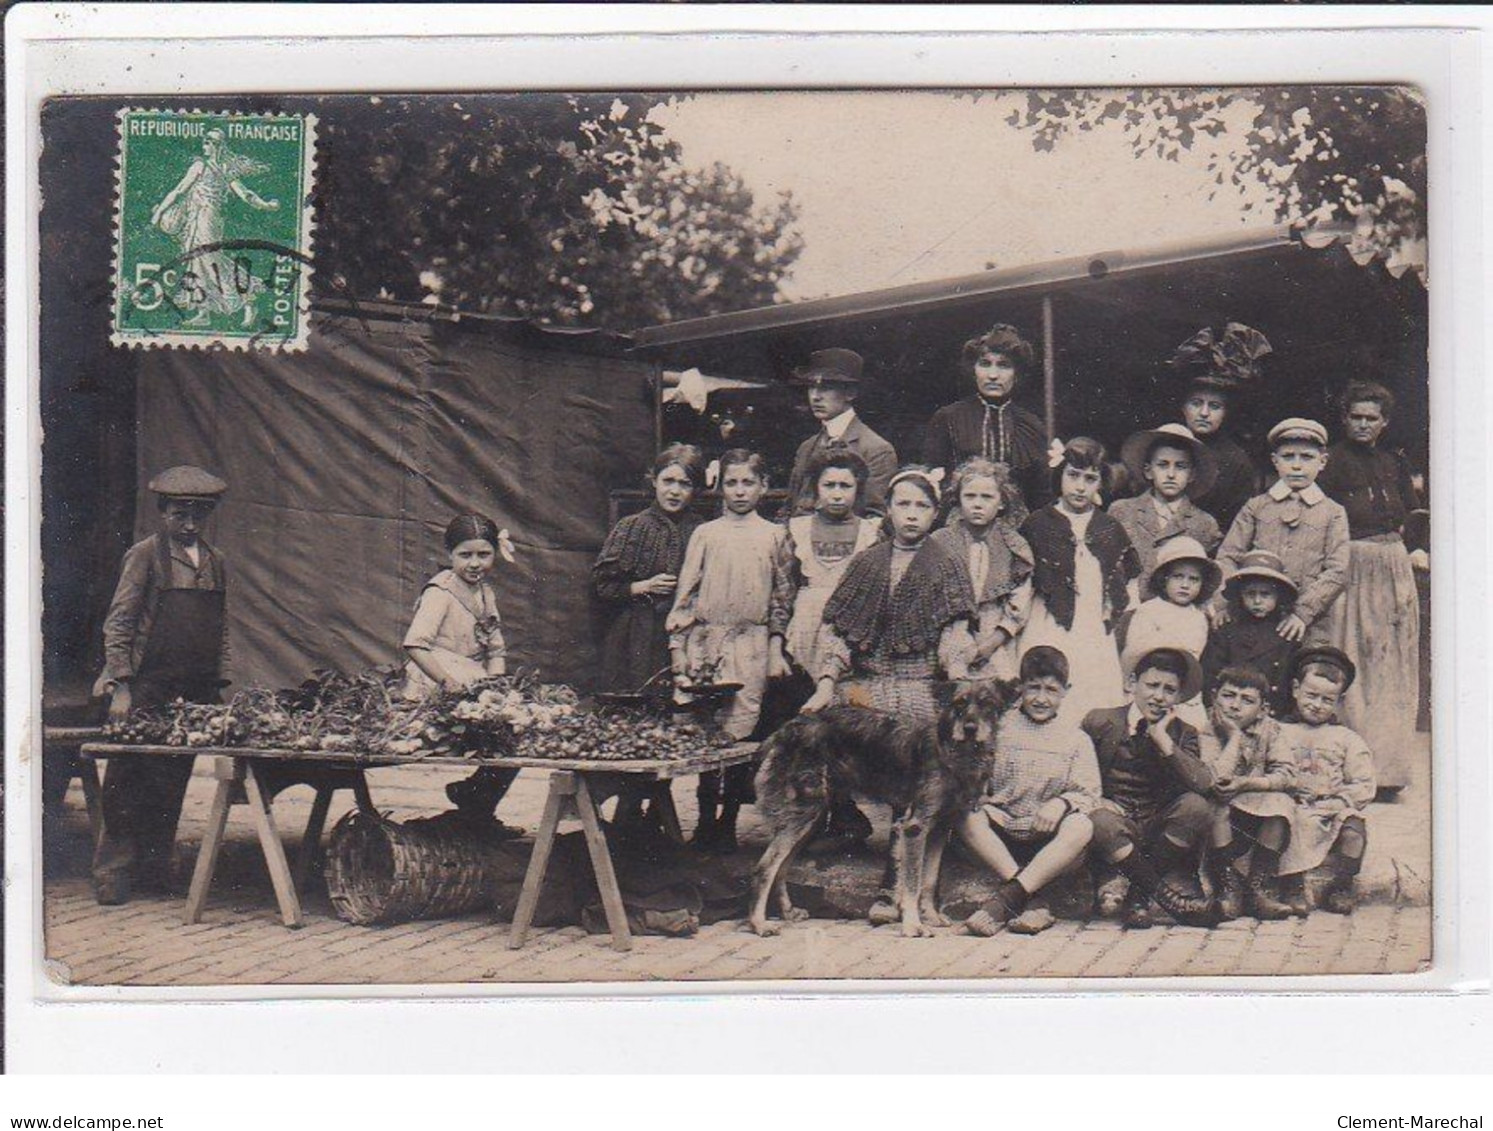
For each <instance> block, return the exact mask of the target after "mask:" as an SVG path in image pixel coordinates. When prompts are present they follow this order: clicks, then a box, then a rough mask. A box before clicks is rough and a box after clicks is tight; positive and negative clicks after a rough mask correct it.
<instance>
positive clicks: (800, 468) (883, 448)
mask: <svg viewBox="0 0 1493 1131" xmlns="http://www.w3.org/2000/svg"><path fill="white" fill-rule="evenodd" d="M835 447H845V448H848V449H849V450H850V451H852V452H854V453H855V454H856V455H858V456H860V457H861V459H863V460H865V461H866V466H867V467H868V468H870V469H871V477H870V478H869V479H868V480H866V493H865V498H863V499H862V500H861V510H862V511H863V512H867V513H870V514H884V513H885V512H886V493H887V487H888V485H889V484H890V483H891V481H892V476H893V475H895V474H897V449H896V448H894V447H892V445H891V444H890V443H889V442H888V441H887V440H885V439H883V438H882V437H881V436H879V435H877V434H876V433H875V432H873V431H872V430H871V429H870V428H868V427H867V426H866V422H865V421H864V420H862V419H861V418H860V417H859V416H857V417H856V418H855V419H854V420H852V421H851V422H850V425H849V427H847V428H846V429H845V431H844V432H843V433H842V434H841V436H840V438H839V440H830V439H829V437H828V436H826V435H825V433H824V429H823V428H821V429H820V430H819V431H818V432H816V433H815V434H814V435H812V436H810V437H809V438H808V439H807V440H805V441H804V442H803V443H802V444H800V445H799V446H798V451H797V453H796V454H795V455H794V457H793V471H792V473H791V474H790V475H789V477H788V502H787V503H786V504H785V512H784V514H783V516H782V517H783V518H790V517H792V516H793V515H796V514H808V513H809V512H810V511H812V510H813V509H814V487H813V485H811V484H810V483H808V482H807V480H808V474H809V461H810V460H812V459H813V458H814V457H815V456H816V455H818V454H819V452H821V451H824V450H826V449H832V448H835Z"/></svg>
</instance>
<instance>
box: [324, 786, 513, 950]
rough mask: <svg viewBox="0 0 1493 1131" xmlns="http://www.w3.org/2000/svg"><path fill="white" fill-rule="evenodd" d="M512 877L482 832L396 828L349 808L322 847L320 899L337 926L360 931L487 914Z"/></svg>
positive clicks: (426, 825)
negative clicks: (327, 901) (323, 891)
mask: <svg viewBox="0 0 1493 1131" xmlns="http://www.w3.org/2000/svg"><path fill="white" fill-rule="evenodd" d="M512 870H513V865H512V863H511V862H510V861H508V860H507V859H506V858H505V857H504V855H503V852H502V849H501V845H500V843H499V842H497V841H495V840H494V839H493V838H492V837H491V836H490V835H487V834H486V830H484V829H483V828H482V826H480V825H476V826H474V825H472V824H471V823H469V822H463V821H453V820H447V819H444V818H422V819H418V820H413V821H409V822H407V823H405V824H400V823H398V822H396V821H391V820H389V819H388V818H387V817H384V816H381V815H379V814H377V813H365V812H363V811H361V810H357V809H355V810H353V811H352V812H351V813H348V814H347V816H345V817H343V818H342V820H340V821H338V822H337V826H336V827H335V828H334V829H333V830H332V835H331V837H330V838H329V840H328V843H327V863H326V876H327V894H328V895H329V896H330V897H331V900H332V906H333V907H334V908H335V909H336V912H337V917H338V918H339V919H344V920H346V921H347V922H349V923H357V924H358V925H360V926H370V925H373V924H381V923H401V922H407V921H409V920H412V919H441V918H447V917H450V916H455V915H464V914H467V913H468V912H472V911H479V910H482V909H484V908H488V909H490V908H491V906H492V899H493V892H494V890H495V889H496V888H497V886H498V884H499V883H500V882H501V881H502V879H503V878H504V876H505V875H506V874H507V873H509V872H511V871H512Z"/></svg>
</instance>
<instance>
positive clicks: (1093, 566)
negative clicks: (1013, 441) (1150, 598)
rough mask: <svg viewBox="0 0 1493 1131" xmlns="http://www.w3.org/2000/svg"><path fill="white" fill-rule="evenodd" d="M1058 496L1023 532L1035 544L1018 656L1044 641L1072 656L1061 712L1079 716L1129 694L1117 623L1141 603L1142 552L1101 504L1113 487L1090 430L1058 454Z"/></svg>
mask: <svg viewBox="0 0 1493 1131" xmlns="http://www.w3.org/2000/svg"><path fill="white" fill-rule="evenodd" d="M1055 449H1056V444H1054V452H1053V453H1052V455H1053V456H1056V465H1057V466H1056V467H1055V468H1054V478H1055V480H1056V486H1057V490H1058V498H1057V501H1056V502H1054V503H1051V504H1049V505H1048V506H1045V507H1043V508H1042V509H1041V510H1037V511H1033V512H1032V514H1031V515H1030V516H1029V517H1028V518H1027V520H1026V522H1024V523H1022V526H1021V534H1022V537H1024V538H1025V539H1026V540H1027V542H1028V544H1030V546H1031V549H1032V556H1033V558H1034V559H1035V560H1034V563H1033V570H1032V590H1033V596H1032V611H1031V616H1030V617H1029V618H1028V620H1027V623H1026V628H1025V630H1024V631H1023V632H1022V634H1021V654H1022V655H1025V654H1026V653H1027V652H1030V651H1031V650H1032V649H1033V648H1036V647H1038V646H1039V645H1044V644H1045V645H1047V646H1049V647H1052V648H1056V649H1057V650H1058V651H1060V652H1062V653H1063V654H1064V655H1065V656H1067V657H1068V658H1069V664H1070V672H1069V678H1070V680H1071V686H1072V690H1071V691H1069V693H1068V695H1067V697H1066V698H1065V699H1064V700H1063V707H1062V713H1063V718H1064V719H1066V720H1070V721H1072V722H1075V723H1076V722H1079V721H1081V720H1082V719H1083V717H1084V715H1085V714H1086V713H1088V711H1089V710H1091V709H1093V708H1095V707H1113V706H1114V705H1115V704H1117V703H1120V702H1122V701H1123V699H1124V694H1125V689H1124V679H1123V676H1122V674H1121V671H1120V651H1119V646H1118V644H1117V643H1116V641H1115V635H1114V633H1115V627H1116V625H1117V624H1118V623H1119V620H1120V618H1121V617H1122V616H1123V615H1124V614H1125V611H1126V610H1127V609H1129V608H1130V607H1131V606H1132V605H1135V604H1137V603H1138V599H1137V581H1136V579H1137V578H1139V576H1140V572H1141V563H1140V556H1139V555H1138V554H1137V553H1136V552H1135V547H1134V546H1133V545H1132V544H1131V542H1130V536H1129V535H1128V534H1126V533H1125V528H1124V527H1123V526H1121V525H1120V524H1119V522H1118V521H1117V520H1115V519H1113V518H1111V517H1110V516H1109V515H1108V514H1106V513H1105V512H1104V511H1102V510H1100V509H1099V503H1100V498H1101V495H1102V494H1104V493H1107V492H1108V491H1109V487H1110V484H1109V475H1110V464H1109V460H1108V454H1107V453H1106V452H1105V450H1104V445H1103V444H1101V443H1099V441H1098V440H1091V439H1089V438H1088V437H1087V436H1080V437H1078V438H1077V439H1073V440H1069V441H1068V443H1067V444H1065V445H1063V450H1062V452H1061V454H1058V453H1057V452H1056V450H1055Z"/></svg>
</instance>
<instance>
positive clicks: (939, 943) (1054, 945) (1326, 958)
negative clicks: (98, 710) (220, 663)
mask: <svg viewBox="0 0 1493 1131" xmlns="http://www.w3.org/2000/svg"><path fill="white" fill-rule="evenodd" d="M198 773H199V776H198V777H197V778H194V780H193V782H192V785H191V788H190V790H189V793H188V802H187V807H186V810H185V813H184V816H183V820H182V827H181V834H180V837H179V841H180V843H179V846H178V847H179V852H180V858H179V865H180V867H179V871H180V872H181V874H182V876H183V877H184V876H185V875H186V874H187V873H188V872H189V870H190V861H191V859H192V857H193V856H194V854H195V852H196V847H197V844H198V843H199V842H200V839H201V836H202V827H203V821H204V819H205V817H206V812H207V801H208V798H209V797H210V792H211V791H210V782H209V781H208V780H207V779H206V778H205V777H204V776H201V775H202V774H203V768H202V767H199V771H198ZM370 776H371V778H372V781H373V791H374V795H375V797H376V798H377V800H378V803H379V804H380V806H381V807H383V806H386V805H387V806H389V807H391V808H393V809H394V810H395V811H396V814H397V815H398V816H412V815H415V814H416V813H417V812H422V811H423V812H431V811H436V810H439V809H442V808H444V807H445V804H444V799H443V798H442V797H441V794H440V788H441V786H442V785H443V784H444V782H445V781H447V780H449V779H450V777H451V776H452V775H451V774H450V773H449V772H446V773H444V774H442V773H440V772H439V771H431V772H426V771H425V770H424V769H423V768H420V769H417V770H414V771H410V770H404V769H402V770H399V771H396V772H395V773H394V776H393V777H390V776H387V772H386V774H385V776H381V775H380V773H379V772H375V773H374V774H373V775H370ZM542 791H543V784H542V779H540V778H539V777H538V776H537V775H525V776H524V777H523V778H521V779H520V781H519V783H518V784H517V785H516V786H515V787H514V790H513V792H512V794H510V800H509V801H508V802H505V807H504V813H505V815H507V814H508V813H509V812H513V813H516V814H519V815H520V816H517V817H511V818H510V819H511V820H528V821H535V820H536V818H537V814H538V811H539V808H540V806H541V803H542V796H543V793H542ZM676 793H677V795H678V797H679V800H680V802H681V810H682V815H683V816H684V818H685V820H686V825H688V823H689V820H690V818H691V816H692V814H691V813H690V811H689V810H690V804H689V803H690V802H691V801H692V800H693V799H692V798H690V797H688V796H687V790H686V789H685V788H684V787H683V786H681V787H680V788H678V789H677V790H676ZM338 796H339V802H340V800H341V795H340V794H339V795H338ZM308 799H309V795H308V794H307V792H306V791H304V790H292V791H290V792H288V793H286V794H285V795H283V797H282V798H281V799H280V800H279V801H277V802H276V805H275V814H276V819H277V821H278V822H279V823H280V828H281V832H282V834H284V835H285V837H286V840H287V842H292V841H293V840H294V838H295V835H296V834H297V833H298V831H299V828H300V827H301V826H302V825H303V824H304V822H305V819H306V813H307V810H308V808H309V801H308ZM345 808H346V806H345V805H340V806H339V808H338V809H337V810H334V812H333V819H334V820H335V818H336V817H337V816H338V815H339V811H340V809H345ZM1390 808H1391V809H1395V810H1398V809H1400V806H1393V807H1390ZM746 812H747V813H748V814H750V812H751V810H747V811H746ZM531 814H532V816H531ZM1420 816H1423V815H1417V814H1415V813H1414V812H1412V811H1404V812H1399V813H1396V814H1394V815H1393V819H1392V820H1391V821H1390V822H1388V824H1389V825H1391V826H1392V825H1393V821H1394V820H1398V821H1400V822H1401V823H1402V824H1407V825H1408V824H1418V823H1419V818H1420ZM1380 823H1381V825H1382V824H1385V823H1386V822H1380ZM1422 827H1423V826H1422ZM229 832H230V839H229V841H228V843H227V844H226V845H225V847H224V850H223V861H222V866H221V870H220V876H219V882H218V883H217V884H216V885H215V887H214V892H213V896H212V898H211V899H210V901H209V903H208V908H207V912H206V915H205V917H204V919H203V921H202V922H201V923H198V924H196V925H194V926H185V925H183V923H182V918H181V915H182V907H183V901H182V899H181V898H179V897H177V898H166V897H156V898H138V899H136V900H134V901H132V902H131V903H129V904H126V905H124V906H120V907H100V906H98V905H97V904H96V903H95V902H94V900H93V897H92V894H91V891H90V889H89V885H88V881H87V868H86V848H87V831H86V824H85V820H84V817H83V813H82V800H81V795H80V793H79V791H78V789H77V787H76V785H74V787H73V789H72V790H71V792H70V793H69V794H68V797H67V800H66V809H65V812H64V813H63V815H62V817H61V818H60V820H53V821H51V822H50V823H49V830H48V845H47V853H46V857H47V863H46V866H47V873H48V882H47V885H46V893H45V930H46V943H47V954H48V958H49V961H50V963H51V970H52V973H53V976H54V977H55V978H56V979H57V980H58V981H60V982H70V983H73V984H77V985H135V986H204V985H221V984H236V985H257V984H269V985H296V984H318V983H321V984H370V983H378V984H441V983H444V984H458V983H483V982H487V983H503V982H570V981H590V982H601V981H626V982H655V981H670V980H683V981H696V980H736V979H752V980H770V979H783V978H813V979H827V980H828V979H843V978H917V979H923V978H984V977H1051V978H1099V977H1123V976H1139V977H1149V976H1168V975H1182V976H1223V975H1281V974H1287V975H1290V974H1298V975H1309V974H1310V975H1317V974H1349V973H1408V972H1413V971H1415V970H1417V969H1419V968H1420V967H1421V966H1422V964H1423V963H1425V962H1426V961H1428V960H1429V958H1430V953H1431V910H1430V908H1429V907H1428V906H1426V905H1425V901H1424V899H1423V898H1421V899H1412V900H1407V899H1404V898H1400V897H1399V896H1398V895H1395V897H1394V898H1376V899H1374V900H1373V901H1372V902H1366V903H1365V904H1364V905H1363V906H1361V907H1360V908H1359V909H1358V911H1357V912H1356V913H1355V914H1354V915H1352V916H1350V917H1347V918H1344V917H1340V916H1335V915H1331V914H1328V913H1325V912H1321V911H1317V912H1314V913H1313V914H1312V915H1311V916H1310V917H1309V918H1308V919H1306V920H1294V921H1287V922H1280V923H1259V922H1256V921H1255V920H1252V919H1242V920H1238V921H1235V922H1232V923H1227V924H1224V925H1222V926H1220V927H1218V928H1215V929H1213V930H1211V931H1210V930H1202V929H1199V928H1190V927H1179V926H1165V927H1156V928H1153V929H1151V930H1148V931H1134V932H1129V931H1125V930H1123V929H1122V928H1121V927H1120V926H1118V925H1117V924H1115V923H1112V922H1103V921H1092V922H1077V921H1069V920H1060V921H1059V922H1058V923H1057V924H1056V925H1055V926H1053V927H1052V928H1051V929H1050V930H1048V931H1046V932H1045V933H1043V934H1041V935H1038V936H1035V937H1022V936H1015V935H1011V934H1009V933H1002V934H1000V935H997V936H996V937H995V938H993V939H976V938H972V937H970V936H967V935H962V934H958V933H956V931H955V930H954V929H949V930H944V931H940V932H938V934H937V936H936V937H934V938H930V939H904V938H902V937H901V935H900V934H899V933H898V930H897V928H896V927H883V928H872V927H870V926H869V925H868V924H866V923H865V922H864V921H841V920H810V921H808V922H805V923H798V924H792V925H787V926H785V928H784V931H783V934H782V935H780V936H779V937H776V938H770V939H759V938H757V937H755V936H753V935H751V934H750V933H748V932H745V931H743V930H741V929H740V925H739V923H738V922H736V921H728V922H723V923H717V924H714V925H709V926H706V927H704V928H702V930H701V932H700V934H699V935H698V936H697V937H695V938H693V939H689V940H679V939H664V938H652V937H644V938H638V939H636V940H635V942H634V948H633V950H632V951H631V952H630V953H626V954H621V953H618V952H615V951H613V950H612V949H611V948H610V946H609V940H608V937H607V936H606V935H600V936H590V935H587V934H586V933H585V932H584V931H582V930H581V929H580V928H579V927H570V928H561V929H551V930H536V931H535V932H534V933H533V935H532V936H531V938H530V940H529V943H528V945H527V946H525V947H524V948H523V949H522V950H518V951H513V950H509V949H508V946H507V927H506V925H505V924H501V923H496V922H493V921H492V919H491V917H490V916H487V915H473V916H468V917H466V918H462V919H454V920H445V921H440V922H421V923H409V924H403V925H399V926H392V927H385V928H377V927H374V928H370V927H355V926H352V925H350V924H347V923H344V922H341V921H340V920H338V919H336V918H334V917H333V915H332V912H331V907H330V904H329V902H328V900H327V897H326V894H325V891H324V889H323V890H322V891H320V892H319V893H314V894H312V895H311V896H309V897H308V898H307V900H306V907H305V910H306V924H305V926H304V927H302V928H301V929H300V930H296V931H291V930H287V929H285V928H284V927H283V926H281V924H280V922H279V918H278V915H277V913H276V910H275V904H274V898H273V895H272V892H271V889H270V886H269V881H268V877H267V876H266V875H265V873H264V869H263V865H262V862H261V861H260V857H259V854H258V846H257V844H256V842H255V841H254V839H253V834H252V832H251V831H250V830H249V828H248V821H247V818H246V815H245V811H244V810H242V809H235V810H234V812H233V814H232V817H231V819H230V825H229ZM743 833H744V837H743V839H744V841H745V843H744V846H743V850H742V852H743V856H745V857H752V856H754V855H755V851H756V849H757V847H758V846H759V844H760V830H759V829H756V828H755V827H754V826H753V825H752V824H751V823H750V822H748V823H747V824H746V825H745V826H744V829H743ZM1383 839H1384V838H1382V837H1381V843H1382V841H1383ZM1427 863H1428V861H1427ZM1427 874H1428V868H1427Z"/></svg>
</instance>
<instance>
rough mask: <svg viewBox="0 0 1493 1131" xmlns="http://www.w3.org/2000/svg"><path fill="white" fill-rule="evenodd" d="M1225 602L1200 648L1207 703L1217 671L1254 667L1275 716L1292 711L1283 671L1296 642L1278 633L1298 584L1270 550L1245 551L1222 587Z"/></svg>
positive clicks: (1288, 666) (1213, 686)
mask: <svg viewBox="0 0 1493 1131" xmlns="http://www.w3.org/2000/svg"><path fill="white" fill-rule="evenodd" d="M1223 591H1224V598H1225V600H1227V601H1228V603H1229V619H1228V623H1227V624H1223V625H1220V626H1218V627H1216V628H1214V629H1213V631H1212V633H1211V634H1210V635H1209V637H1208V646H1207V647H1206V648H1205V649H1203V684H1204V688H1205V690H1206V693H1207V702H1208V705H1209V706H1212V704H1213V697H1214V694H1215V691H1216V688H1217V686H1218V677H1219V675H1220V674H1221V673H1222V672H1223V671H1225V670H1226V669H1228V668H1252V669H1253V670H1255V671H1257V672H1259V673H1260V674H1261V675H1262V676H1264V677H1265V679H1266V681H1267V682H1268V683H1269V684H1270V695H1269V699H1268V702H1269V704H1270V709H1271V710H1272V711H1273V712H1274V713H1275V717H1276V718H1283V717H1284V716H1285V715H1286V713H1287V712H1288V711H1289V710H1290V706H1291V703H1290V693H1291V689H1290V687H1289V686H1287V675H1288V673H1289V671H1290V668H1291V659H1292V657H1293V656H1295V654H1296V645H1295V644H1293V643H1292V642H1291V641H1290V640H1287V639H1286V638H1285V637H1283V636H1281V635H1280V631H1279V629H1280V622H1281V621H1282V620H1283V619H1284V618H1285V617H1286V616H1288V615H1290V612H1291V609H1292V607H1293V605H1294V604H1295V602H1296V585H1295V583H1294V582H1293V581H1292V580H1291V579H1290V578H1289V577H1287V576H1286V573H1285V570H1284V568H1283V567H1282V565H1281V560H1280V558H1278V557H1277V556H1276V555H1274V554H1272V553H1271V552H1270V551H1269V550H1252V551H1250V552H1249V553H1247V554H1245V555H1244V556H1243V557H1242V558H1241V559H1240V562H1239V568H1238V569H1237V570H1236V571H1235V572H1234V574H1233V576H1231V577H1230V578H1229V580H1228V581H1227V583H1225V585H1224V587H1223Z"/></svg>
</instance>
